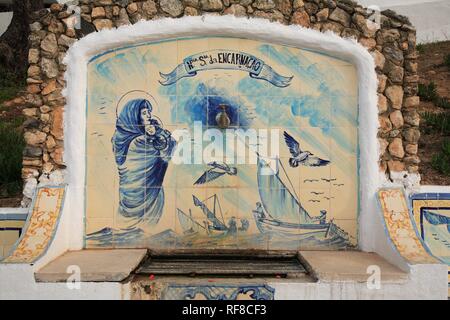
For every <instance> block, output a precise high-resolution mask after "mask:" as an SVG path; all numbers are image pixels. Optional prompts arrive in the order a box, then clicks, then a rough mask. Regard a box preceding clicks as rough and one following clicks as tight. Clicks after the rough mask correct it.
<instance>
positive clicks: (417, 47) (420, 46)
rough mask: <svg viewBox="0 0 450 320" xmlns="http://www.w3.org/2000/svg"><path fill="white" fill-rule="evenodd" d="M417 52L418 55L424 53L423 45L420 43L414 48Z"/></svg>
mask: <svg viewBox="0 0 450 320" xmlns="http://www.w3.org/2000/svg"><path fill="white" fill-rule="evenodd" d="M416 49H417V52H418V53H420V54H423V53H424V52H425V45H423V44H422V43H419V44H418V45H417V46H416Z"/></svg>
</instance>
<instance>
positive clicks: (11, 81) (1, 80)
mask: <svg viewBox="0 0 450 320" xmlns="http://www.w3.org/2000/svg"><path fill="white" fill-rule="evenodd" d="M24 80H25V76H24V75H22V74H16V73H12V72H9V71H6V70H5V69H4V68H3V67H2V66H0V103H1V102H3V101H6V100H10V99H12V98H14V97H15V96H17V93H18V92H19V91H20V90H22V88H23V87H24V86H25V81H24Z"/></svg>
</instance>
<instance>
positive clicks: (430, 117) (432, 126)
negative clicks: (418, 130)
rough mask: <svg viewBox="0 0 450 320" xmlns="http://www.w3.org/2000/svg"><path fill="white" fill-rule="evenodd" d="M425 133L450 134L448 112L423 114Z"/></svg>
mask: <svg viewBox="0 0 450 320" xmlns="http://www.w3.org/2000/svg"><path fill="white" fill-rule="evenodd" d="M420 116H421V118H422V121H423V126H422V129H423V130H424V131H425V133H440V134H442V135H450V115H449V114H448V113H444V112H441V113H432V112H424V113H422V114H421V115H420Z"/></svg>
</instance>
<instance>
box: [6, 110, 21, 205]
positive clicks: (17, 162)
mask: <svg viewBox="0 0 450 320" xmlns="http://www.w3.org/2000/svg"><path fill="white" fill-rule="evenodd" d="M22 121H23V119H21V118H16V119H14V121H12V122H0V141H1V143H0V196H4V197H5V196H6V197H8V196H13V195H16V194H17V193H18V192H20V190H21V187H22V178H21V170H22V152H23V148H24V147H25V142H24V140H23V135H22V132H21V130H20V129H18V128H19V127H20V124H21V123H22Z"/></svg>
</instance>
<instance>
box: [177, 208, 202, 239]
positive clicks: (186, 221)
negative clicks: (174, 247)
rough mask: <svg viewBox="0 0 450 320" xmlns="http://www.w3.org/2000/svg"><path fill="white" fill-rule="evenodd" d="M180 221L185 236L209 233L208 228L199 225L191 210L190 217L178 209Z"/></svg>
mask: <svg viewBox="0 0 450 320" xmlns="http://www.w3.org/2000/svg"><path fill="white" fill-rule="evenodd" d="M177 216H178V221H180V225H181V228H182V229H183V233H184V234H185V235H189V234H197V233H205V234H206V233H207V230H206V227H205V226H203V225H201V224H200V223H198V222H197V221H195V220H194V218H192V212H191V210H190V209H189V215H187V214H186V213H185V212H184V211H183V210H181V209H177Z"/></svg>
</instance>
